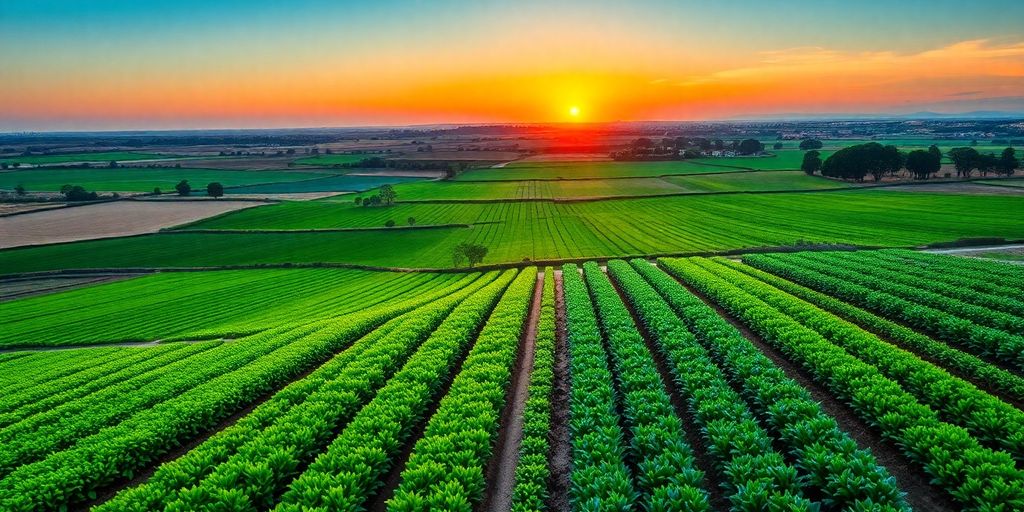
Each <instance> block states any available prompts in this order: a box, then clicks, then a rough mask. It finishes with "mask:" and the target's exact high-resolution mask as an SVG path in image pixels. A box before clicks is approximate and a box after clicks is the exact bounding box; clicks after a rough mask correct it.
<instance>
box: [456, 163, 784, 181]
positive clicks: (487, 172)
mask: <svg viewBox="0 0 1024 512" xmlns="http://www.w3.org/2000/svg"><path fill="white" fill-rule="evenodd" d="M797 168H799V164H798V165H797ZM732 170H735V171H741V170H747V169H742V168H738V167H737V168H729V167H724V168H723V167H721V166H711V165H701V164H698V163H695V162H693V161H672V162H512V163H509V164H508V165H506V166H504V167H499V168H484V169H476V170H471V171H469V172H465V173H462V174H460V175H459V176H458V177H457V178H456V180H458V181H516V180H577V179H593V178H646V177H658V176H669V175H677V174H703V173H720V172H728V171H732Z"/></svg>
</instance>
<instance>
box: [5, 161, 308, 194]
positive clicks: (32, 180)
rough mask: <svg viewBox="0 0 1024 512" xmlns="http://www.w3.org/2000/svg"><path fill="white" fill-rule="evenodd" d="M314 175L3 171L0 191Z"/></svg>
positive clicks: (145, 188) (115, 188)
mask: <svg viewBox="0 0 1024 512" xmlns="http://www.w3.org/2000/svg"><path fill="white" fill-rule="evenodd" d="M324 176H325V175H324V174H321V173H315V172H298V171H230V170H224V169H189V168H170V167H164V168H135V167H129V168H118V169H29V170H15V171H6V172H0V189H7V190H11V189H13V188H14V187H15V186H17V185H21V186H23V187H25V189H26V190H29V191H41V192H57V191H59V190H60V187H61V186H62V185H66V184H72V185H81V186H83V187H85V188H86V189H87V190H97V191H104V192H152V191H153V189H154V188H160V189H161V190H163V191H165V192H173V191H174V185H175V184H177V183H178V182H179V181H181V180H188V182H189V183H190V184H191V185H192V187H193V189H195V190H197V191H198V190H199V189H205V187H206V184H207V183H210V182H214V181H216V182H219V183H221V184H222V185H224V186H225V187H234V186H241V185H254V184H258V183H273V182H290V181H302V180H310V179H316V178H323V177H324Z"/></svg>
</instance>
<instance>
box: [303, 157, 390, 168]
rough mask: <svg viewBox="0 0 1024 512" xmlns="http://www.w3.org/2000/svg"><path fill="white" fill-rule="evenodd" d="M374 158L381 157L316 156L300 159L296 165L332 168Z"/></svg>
mask: <svg viewBox="0 0 1024 512" xmlns="http://www.w3.org/2000/svg"><path fill="white" fill-rule="evenodd" d="M373 156H380V155H372V154H365V155H363V154H357V155H348V154H339V155H316V156H308V157H305V158H299V159H298V160H295V163H297V164H300V165H317V166H331V165H338V164H350V163H353V162H358V161H360V160H363V159H366V158H370V157H373Z"/></svg>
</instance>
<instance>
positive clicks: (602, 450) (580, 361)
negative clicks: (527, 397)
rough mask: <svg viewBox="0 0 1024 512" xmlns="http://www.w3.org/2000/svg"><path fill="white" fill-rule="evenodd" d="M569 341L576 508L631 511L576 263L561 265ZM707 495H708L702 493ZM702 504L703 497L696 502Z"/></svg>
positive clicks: (607, 383)
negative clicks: (700, 500)
mask: <svg viewBox="0 0 1024 512" xmlns="http://www.w3.org/2000/svg"><path fill="white" fill-rule="evenodd" d="M562 293H563V295H564V303H565V321H566V337H567V339H568V345H569V362H570V366H569V374H570V376H571V379H572V380H571V386H570V393H571V394H570V401H569V418H570V419H569V432H570V434H569V435H570V439H571V442H572V474H571V476H570V479H571V481H572V487H571V489H570V499H571V502H572V507H573V510H591V511H597V510H629V509H630V508H631V507H632V506H633V502H634V500H635V498H636V491H635V490H634V488H633V481H632V478H631V477H630V474H629V468H627V467H626V462H625V460H626V447H625V446H624V444H623V440H624V434H623V431H622V427H621V425H620V424H619V413H618V411H617V410H616V406H615V404H616V403H617V397H616V393H615V388H614V386H613V385H612V381H613V378H612V372H611V370H610V369H609V367H608V356H607V354H606V353H605V349H604V344H603V342H602V339H601V330H600V328H599V327H598V325H597V316H596V315H595V314H594V306H593V305H592V304H591V302H590V295H589V292H588V291H587V285H586V284H585V283H584V282H583V278H582V277H581V276H580V273H579V267H577V266H576V265H573V264H569V265H565V266H564V267H562ZM697 498H701V499H703V496H697ZM697 503H699V501H698V502H697Z"/></svg>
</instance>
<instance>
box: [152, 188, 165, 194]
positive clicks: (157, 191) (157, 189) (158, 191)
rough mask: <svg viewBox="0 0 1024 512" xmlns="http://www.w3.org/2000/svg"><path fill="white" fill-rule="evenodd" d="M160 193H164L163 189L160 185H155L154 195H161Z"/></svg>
mask: <svg viewBox="0 0 1024 512" xmlns="http://www.w3.org/2000/svg"><path fill="white" fill-rule="evenodd" d="M160 194H163V191H162V190H160V187H155V188H154V189H153V195H154V196H158V195H160Z"/></svg>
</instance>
